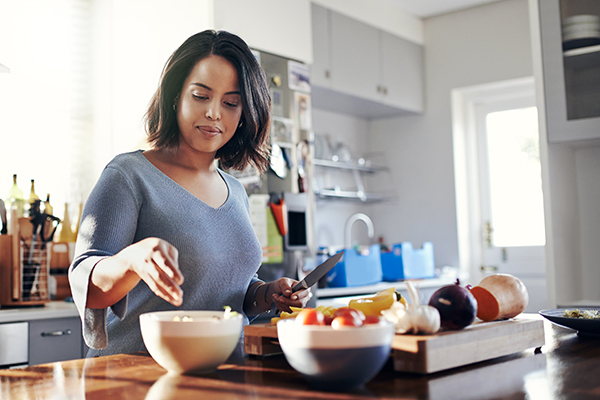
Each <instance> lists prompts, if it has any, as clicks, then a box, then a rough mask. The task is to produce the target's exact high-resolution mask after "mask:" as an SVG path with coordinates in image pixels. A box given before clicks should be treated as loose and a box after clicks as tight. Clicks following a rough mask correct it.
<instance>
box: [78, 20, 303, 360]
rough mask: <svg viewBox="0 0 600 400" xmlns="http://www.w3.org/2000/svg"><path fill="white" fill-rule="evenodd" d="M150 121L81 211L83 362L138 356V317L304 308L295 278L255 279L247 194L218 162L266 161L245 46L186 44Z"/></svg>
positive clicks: (257, 81) (204, 38)
mask: <svg viewBox="0 0 600 400" xmlns="http://www.w3.org/2000/svg"><path fill="white" fill-rule="evenodd" d="M146 117H147V118H146V119H147V131H148V138H149V143H150V144H151V145H152V149H151V150H149V151H144V152H142V151H141V150H140V151H135V152H132V153H126V154H121V155H118V156H117V157H115V158H114V159H113V160H112V161H111V162H110V163H109V164H108V165H107V166H106V168H105V170H104V171H103V172H102V175H101V176H100V178H99V180H98V182H97V184H96V186H95V187H94V189H93V190H92V192H91V194H90V196H89V198H88V200H87V201H86V205H85V208H84V211H83V216H82V222H81V227H80V230H79V235H78V239H77V245H76V251H75V252H76V255H75V258H74V260H73V264H72V265H71V268H70V270H69V281H70V284H71V289H72V293H73V298H74V301H75V304H76V306H77V309H78V311H79V313H80V315H81V317H82V321H83V335H84V339H85V342H86V343H87V345H88V346H89V347H91V348H92V349H93V350H90V352H89V353H88V356H96V355H107V354H116V353H131V352H135V351H140V350H145V347H144V344H143V341H142V338H141V333H140V329H139V321H138V317H139V315H140V314H141V313H144V312H149V311H158V310H169V309H175V308H177V307H180V308H181V309H190V310H192V309H202V310H222V309H223V307H224V306H230V307H231V308H232V309H233V310H235V311H238V312H241V313H243V314H244V319H245V323H247V322H248V318H247V316H254V315H257V314H259V313H261V312H265V311H268V310H270V309H271V307H272V303H273V302H274V303H275V305H276V307H277V308H278V309H279V310H287V311H289V310H290V309H289V307H290V306H296V307H303V306H304V305H306V302H307V301H308V298H309V293H308V291H300V292H297V293H294V294H292V293H291V285H293V284H294V283H295V281H294V280H292V279H288V278H281V279H278V280H276V281H274V282H271V283H264V282H262V281H260V280H259V279H258V277H257V275H256V272H257V270H258V268H259V266H260V263H261V259H262V250H261V247H260V244H259V242H258V239H257V237H256V234H255V233H254V230H253V228H252V225H251V223H250V216H249V209H248V198H247V195H246V192H245V190H244V187H243V186H242V185H241V184H240V183H239V182H238V181H237V180H235V179H234V178H233V177H231V176H230V175H227V174H226V173H224V172H223V171H222V170H220V169H219V168H217V167H216V166H215V160H219V162H220V164H221V165H222V166H223V167H224V168H233V169H237V170H243V169H245V168H246V167H247V166H249V165H253V166H254V167H255V168H257V169H258V170H260V171H264V170H265V169H266V168H267V166H268V138H269V128H270V98H269V92H268V88H267V83H266V79H265V75H264V73H263V71H262V69H261V68H260V66H259V64H258V63H257V61H256V59H255V58H254V56H253V54H252V53H251V51H250V49H249V48H248V46H247V45H246V43H244V42H243V41H242V40H241V39H240V38H239V37H237V36H235V35H233V34H230V33H227V32H223V31H221V32H214V31H204V32H201V33H198V34H196V35H194V36H192V37H190V38H189V39H187V40H186V41H185V42H184V43H183V44H182V45H181V47H179V49H177V50H176V51H175V52H174V53H173V54H172V55H171V57H170V58H169V60H168V62H167V64H166V66H165V69H164V71H163V74H162V77H161V83H160V85H159V88H158V90H157V91H156V93H155V95H154V97H153V99H152V101H151V104H150V107H149V109H148V112H147V115H146ZM184 278H185V279H184Z"/></svg>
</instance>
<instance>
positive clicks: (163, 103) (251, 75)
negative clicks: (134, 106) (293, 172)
mask: <svg viewBox="0 0 600 400" xmlns="http://www.w3.org/2000/svg"><path fill="white" fill-rule="evenodd" d="M210 55H215V56H219V57H223V58H224V59H225V60H227V61H229V62H230V63H231V64H232V65H233V67H234V68H235V69H236V71H237V75H238V81H239V87H240V92H241V101H242V116H241V120H240V121H241V122H242V123H241V126H239V127H238V128H237V130H236V131H235V134H234V135H233V137H232V138H231V139H230V140H229V142H227V143H226V144H225V145H224V146H223V147H222V148H220V149H219V150H218V151H217V154H216V156H215V158H216V159H218V160H219V161H220V164H221V166H222V167H223V168H225V169H234V170H239V171H242V170H244V169H246V167H248V166H249V165H252V166H254V167H255V168H256V169H257V170H259V171H261V172H264V171H266V169H267V168H268V166H269V133H270V124H271V112H270V111H271V97H270V95H269V89H268V86H267V80H266V78H265V73H264V71H263V70H262V68H261V67H260V65H259V64H258V61H257V60H256V58H255V57H254V55H253V54H252V51H250V48H249V47H248V45H247V44H246V43H245V42H244V41H243V40H242V39H241V38H240V37H239V36H236V35H234V34H232V33H229V32H225V31H218V32H216V31H213V30H206V31H203V32H200V33H197V34H195V35H193V36H191V37H189V38H188V39H187V40H186V41H185V42H184V43H183V44H182V45H181V46H180V47H179V48H178V49H177V50H175V52H174V53H173V54H172V55H171V57H169V60H168V61H167V64H166V65H165V67H164V69H163V72H162V75H161V79H160V84H159V87H158V89H157V90H156V93H155V94H154V96H153V97H152V100H151V102H150V106H149V107H148V111H147V113H146V131H147V133H148V142H149V143H150V144H151V145H152V146H153V147H154V148H165V147H177V146H178V145H179V126H178V125H177V111H176V110H174V109H173V104H175V103H176V101H177V99H178V97H179V95H180V93H181V90H182V89H183V84H184V82H185V80H186V79H187V77H188V76H189V75H190V73H191V72H192V69H193V68H194V66H195V65H196V64H197V63H198V62H199V61H200V60H202V59H204V58H206V57H208V56H210Z"/></svg>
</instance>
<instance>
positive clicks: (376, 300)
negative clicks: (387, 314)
mask: <svg viewBox="0 0 600 400" xmlns="http://www.w3.org/2000/svg"><path fill="white" fill-rule="evenodd" d="M394 301H396V288H394V287H392V288H389V289H386V290H382V291H381V292H377V293H376V294H375V296H371V297H363V298H360V299H354V300H350V304H349V305H348V306H349V307H350V308H354V309H355V310H359V311H362V312H363V314H365V315H381V312H382V311H383V310H387V309H388V308H390V307H391V306H392V304H394Z"/></svg>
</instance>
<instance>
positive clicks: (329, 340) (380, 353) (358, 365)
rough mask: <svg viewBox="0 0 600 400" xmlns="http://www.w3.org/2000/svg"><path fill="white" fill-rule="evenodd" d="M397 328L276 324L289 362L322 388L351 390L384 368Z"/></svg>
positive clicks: (374, 325) (293, 323) (385, 324)
mask: <svg viewBox="0 0 600 400" xmlns="http://www.w3.org/2000/svg"><path fill="white" fill-rule="evenodd" d="M394 334H395V332H394V325H393V324H392V323H390V322H388V321H382V322H381V323H379V324H370V325H363V326H361V327H358V328H345V329H338V330H336V329H333V328H332V327H331V326H318V325H299V324H296V321H295V320H293V319H291V320H290V319H287V320H281V321H279V322H278V323H277V336H278V338H279V344H280V345H281V349H282V350H283V354H284V355H285V358H286V360H287V361H288V363H289V364H290V365H291V366H292V367H293V368H294V369H295V370H296V371H298V372H299V373H300V374H302V375H303V376H304V377H305V378H306V379H307V380H308V381H309V382H310V383H311V385H313V386H315V387H318V388H320V389H326V390H327V389H330V390H349V389H353V388H356V387H358V386H362V385H364V384H365V383H367V382H369V381H370V380H371V379H373V377H374V376H375V375H377V373H378V372H379V371H380V370H381V369H382V368H383V366H384V365H385V363H386V361H387V359H388V357H389V355H390V351H391V348H392V340H393V338H394Z"/></svg>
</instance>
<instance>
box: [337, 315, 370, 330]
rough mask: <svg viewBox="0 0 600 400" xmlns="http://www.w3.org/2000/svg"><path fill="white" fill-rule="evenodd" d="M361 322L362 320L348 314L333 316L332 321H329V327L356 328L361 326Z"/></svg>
mask: <svg viewBox="0 0 600 400" xmlns="http://www.w3.org/2000/svg"><path fill="white" fill-rule="evenodd" d="M362 324H363V322H362V320H360V319H359V318H356V317H355V316H353V315H348V314H347V315H340V316H338V317H334V318H333V321H331V327H332V328H333V329H344V328H356V327H359V326H362Z"/></svg>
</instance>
